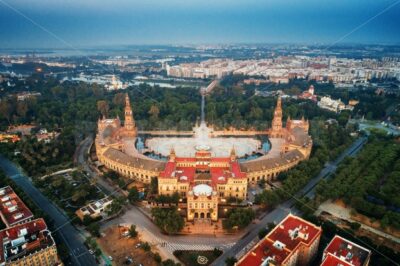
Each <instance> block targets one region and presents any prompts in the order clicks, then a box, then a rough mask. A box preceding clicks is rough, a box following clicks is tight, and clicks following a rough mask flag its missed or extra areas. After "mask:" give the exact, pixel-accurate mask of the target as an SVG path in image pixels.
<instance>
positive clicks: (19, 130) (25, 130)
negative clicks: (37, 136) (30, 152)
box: [7, 125, 36, 136]
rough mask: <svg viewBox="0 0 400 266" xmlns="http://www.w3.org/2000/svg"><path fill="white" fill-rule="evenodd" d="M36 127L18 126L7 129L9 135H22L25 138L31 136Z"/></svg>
mask: <svg viewBox="0 0 400 266" xmlns="http://www.w3.org/2000/svg"><path fill="white" fill-rule="evenodd" d="M35 127H36V126H35V125H17V126H9V127H8V129H7V133H9V134H21V135H23V136H29V135H31V133H32V129H34V128H35Z"/></svg>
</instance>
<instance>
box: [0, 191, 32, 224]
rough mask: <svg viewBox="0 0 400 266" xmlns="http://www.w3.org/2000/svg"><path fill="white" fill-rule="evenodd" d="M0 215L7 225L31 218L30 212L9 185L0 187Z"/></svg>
mask: <svg viewBox="0 0 400 266" xmlns="http://www.w3.org/2000/svg"><path fill="white" fill-rule="evenodd" d="M0 216H1V219H2V220H3V222H4V223H5V224H6V225H7V226H13V225H16V224H18V223H21V222H23V221H26V220H28V219H31V218H33V214H32V212H31V211H30V210H29V209H28V207H26V205H25V203H24V202H23V201H22V200H21V199H20V198H19V197H18V195H17V194H16V193H15V192H14V190H13V189H12V188H11V187H10V186H7V187H3V188H0Z"/></svg>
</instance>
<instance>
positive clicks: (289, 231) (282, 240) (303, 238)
mask: <svg viewBox="0 0 400 266" xmlns="http://www.w3.org/2000/svg"><path fill="white" fill-rule="evenodd" d="M321 232H322V230H321V228H320V227H317V226H315V225H314V224H312V223H309V222H307V221H305V220H303V219H301V218H300V217H297V216H293V215H291V214H289V215H288V216H287V217H286V218H285V219H284V220H283V221H282V222H281V223H280V224H279V225H277V226H276V227H275V228H274V229H273V230H272V231H271V232H270V233H269V234H268V235H267V236H266V237H265V238H264V239H263V240H261V241H260V242H259V243H258V244H257V245H256V246H255V247H254V248H253V249H252V250H250V251H249V252H248V253H247V254H246V255H245V256H244V257H243V258H242V259H241V260H240V261H239V262H238V266H259V265H261V264H262V263H263V262H264V261H265V260H271V263H275V264H276V265H281V264H283V263H285V262H286V261H287V260H288V259H289V258H290V257H291V256H292V254H294V253H295V252H296V251H297V249H298V248H299V247H300V246H301V245H303V246H310V245H311V244H313V243H314V242H315V241H317V240H318V239H319V237H320V236H321Z"/></svg>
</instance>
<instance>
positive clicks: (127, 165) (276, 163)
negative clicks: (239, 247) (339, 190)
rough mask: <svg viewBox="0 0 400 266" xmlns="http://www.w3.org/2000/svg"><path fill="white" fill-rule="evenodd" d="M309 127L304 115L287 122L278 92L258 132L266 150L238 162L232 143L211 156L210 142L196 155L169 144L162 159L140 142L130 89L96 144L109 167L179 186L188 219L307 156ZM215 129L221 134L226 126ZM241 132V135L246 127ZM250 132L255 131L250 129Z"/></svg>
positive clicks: (164, 189)
mask: <svg viewBox="0 0 400 266" xmlns="http://www.w3.org/2000/svg"><path fill="white" fill-rule="evenodd" d="M203 126H205V123H204V125H203ZM308 130H309V122H308V121H307V120H305V119H304V118H302V119H301V120H292V119H290V118H288V119H287V121H286V125H285V127H284V126H283V123H282V103H281V98H280V97H279V98H278V102H277V105H276V108H275V111H274V117H273V120H272V126H271V128H270V129H268V130H265V131H262V132H257V133H256V134H265V135H268V137H269V142H270V144H271V149H270V150H269V152H268V153H266V154H264V155H262V156H260V157H258V158H255V159H253V160H247V161H244V162H239V161H238V158H237V155H236V151H235V148H234V147H232V149H231V151H230V153H229V156H226V157H223V156H213V154H212V152H211V151H209V150H208V149H209V146H207V145H198V146H197V147H196V151H195V153H194V156H177V154H176V152H175V150H174V148H173V147H171V149H170V152H169V156H168V160H167V161H165V160H158V159H153V158H150V157H148V156H146V155H144V154H143V153H141V152H139V151H138V149H137V148H136V141H137V138H138V131H137V128H136V124H135V120H134V118H133V113H132V108H131V105H130V101H129V96H128V94H126V98H125V119H124V125H122V124H121V121H120V119H119V118H118V117H117V118H113V119H108V118H102V119H99V121H98V133H97V135H96V140H95V146H96V153H97V157H98V160H99V162H100V163H102V164H103V165H104V166H105V167H106V168H108V169H111V170H114V171H116V172H118V173H119V174H121V175H122V176H125V177H127V178H133V179H135V180H138V181H141V182H144V183H150V181H151V179H152V178H157V179H158V193H159V194H160V195H171V194H173V193H175V192H177V193H179V195H180V196H181V197H183V198H186V199H187V219H188V220H193V219H196V218H200V219H201V218H205V219H211V220H217V219H218V204H219V203H220V202H225V201H226V199H228V198H236V199H240V200H243V199H246V197H247V187H248V185H249V184H250V183H252V184H254V183H256V182H257V181H259V180H262V179H263V180H266V181H271V180H273V179H274V178H275V177H276V176H277V175H278V174H279V173H281V172H284V171H287V170H289V169H290V168H292V167H294V166H295V165H297V164H298V163H299V162H300V161H302V160H305V159H308V158H309V156H310V152H311V148H312V139H311V137H310V136H309V134H308ZM206 132H207V130H206ZM193 133H195V132H193ZM207 134H208V133H207ZM213 134H214V135H223V132H220V133H218V132H213ZM240 134H241V136H243V134H246V133H243V132H241V133H240ZM252 134H255V133H254V132H253V133H249V135H252ZM221 141H223V139H221ZM199 147H200V148H199ZM201 147H204V148H201Z"/></svg>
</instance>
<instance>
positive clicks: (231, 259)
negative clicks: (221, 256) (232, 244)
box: [225, 257, 237, 266]
mask: <svg viewBox="0 0 400 266" xmlns="http://www.w3.org/2000/svg"><path fill="white" fill-rule="evenodd" d="M236 262H237V259H236V258H235V257H228V258H226V260H225V265H226V266H234V265H235V263H236Z"/></svg>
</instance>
